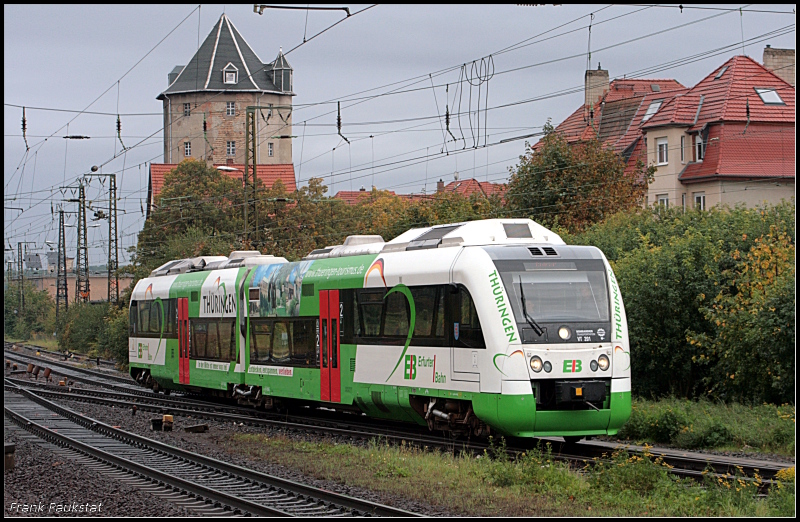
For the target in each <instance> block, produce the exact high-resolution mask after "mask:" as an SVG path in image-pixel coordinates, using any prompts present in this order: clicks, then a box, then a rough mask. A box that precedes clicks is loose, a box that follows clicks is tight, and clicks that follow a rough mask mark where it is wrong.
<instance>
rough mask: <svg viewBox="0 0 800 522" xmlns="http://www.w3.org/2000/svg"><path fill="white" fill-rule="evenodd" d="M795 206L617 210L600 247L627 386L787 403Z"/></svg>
mask: <svg viewBox="0 0 800 522" xmlns="http://www.w3.org/2000/svg"><path fill="white" fill-rule="evenodd" d="M794 213H795V205H794V202H792V203H782V204H780V205H775V206H768V207H763V208H755V209H748V208H744V207H737V208H734V209H730V208H714V209H711V210H709V211H703V212H700V211H688V212H684V211H683V210H682V209H680V208H677V209H669V210H665V209H647V210H638V211H635V212H630V213H625V214H618V215H616V216H613V217H612V218H610V219H608V220H606V221H605V222H604V223H601V224H597V225H594V226H592V227H590V228H589V229H587V230H586V231H585V232H584V233H581V234H577V235H569V234H567V235H565V236H564V240H565V241H566V242H567V243H570V244H590V245H595V246H597V247H598V248H600V249H601V250H602V251H603V252H604V253H605V254H606V256H607V257H608V259H609V261H610V263H611V265H612V268H613V269H614V271H615V273H616V276H617V280H618V282H619V285H620V289H621V291H622V294H623V296H624V300H625V309H626V312H627V316H628V329H629V335H630V340H631V358H632V359H631V362H632V366H631V374H632V381H633V393H634V395H635V396H638V397H664V396H668V395H675V396H679V397H687V398H700V397H704V396H708V395H711V396H713V397H716V398H720V399H723V400H726V401H733V400H740V401H745V402H747V401H756V402H761V401H763V400H766V401H771V402H774V403H781V402H786V401H789V400H792V398H793V391H794V373H795V364H794V360H795V359H794V336H795V322H794V310H795V301H794V280H795V276H794V241H795V232H794Z"/></svg>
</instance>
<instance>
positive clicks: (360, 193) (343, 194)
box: [333, 190, 397, 205]
mask: <svg viewBox="0 0 800 522" xmlns="http://www.w3.org/2000/svg"><path fill="white" fill-rule="evenodd" d="M380 192H387V193H389V194H391V195H392V196H396V195H397V194H395V193H394V191H393V190H381V191H380ZM369 196H372V191H371V190H340V191H339V192H337V193H336V195H335V196H333V197H334V198H336V199H341V200H342V201H344V202H345V203H347V204H348V205H357V204H358V203H360V202H361V201H362V200H363V199H364V198H367V197H369Z"/></svg>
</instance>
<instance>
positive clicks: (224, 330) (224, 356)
mask: <svg viewBox="0 0 800 522" xmlns="http://www.w3.org/2000/svg"><path fill="white" fill-rule="evenodd" d="M234 331H235V322H234V321H229V320H222V321H220V322H219V323H218V325H217V332H218V337H219V360H221V361H231V360H233V356H234V355H235V353H236V348H235V346H234V341H235V338H234V336H233V333H234Z"/></svg>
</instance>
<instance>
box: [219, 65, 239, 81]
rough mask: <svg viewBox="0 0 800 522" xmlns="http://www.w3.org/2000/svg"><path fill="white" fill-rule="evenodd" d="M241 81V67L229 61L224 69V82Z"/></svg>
mask: <svg viewBox="0 0 800 522" xmlns="http://www.w3.org/2000/svg"><path fill="white" fill-rule="evenodd" d="M238 81H239V69H237V68H236V66H235V65H233V64H232V63H228V65H226V66H225V68H224V69H222V82H223V83H225V84H232V85H236V83H237V82H238Z"/></svg>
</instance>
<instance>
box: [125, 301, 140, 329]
mask: <svg viewBox="0 0 800 522" xmlns="http://www.w3.org/2000/svg"><path fill="white" fill-rule="evenodd" d="M138 322H139V305H138V304H137V302H136V301H134V300H131V307H130V310H129V316H128V336H130V337H133V336H135V335H136V324H137V323H138Z"/></svg>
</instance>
